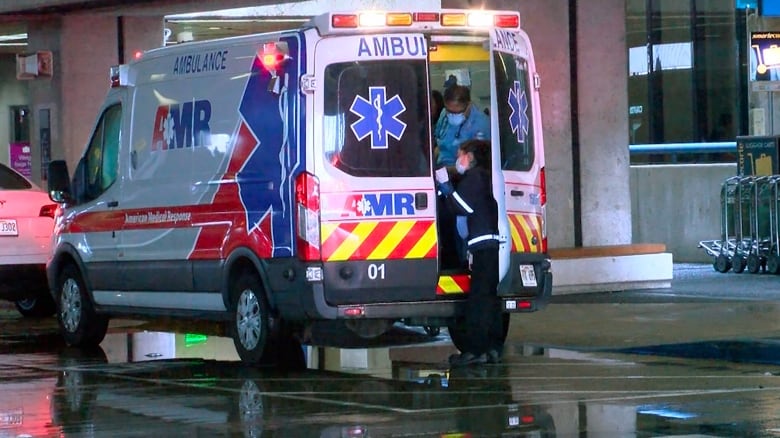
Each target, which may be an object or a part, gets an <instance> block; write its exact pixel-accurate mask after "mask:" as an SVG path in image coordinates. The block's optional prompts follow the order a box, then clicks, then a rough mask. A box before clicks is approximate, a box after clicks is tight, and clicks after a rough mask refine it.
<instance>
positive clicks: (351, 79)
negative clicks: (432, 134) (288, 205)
mask: <svg viewBox="0 0 780 438" xmlns="http://www.w3.org/2000/svg"><path fill="white" fill-rule="evenodd" d="M425 69H426V66H425V61H423V60H419V61H410V60H404V61H403V62H401V61H367V62H345V63H338V64H331V65H329V66H328V67H326V69H325V81H324V83H325V87H324V93H325V97H324V105H325V114H324V116H325V117H324V132H323V133H322V135H323V137H322V138H323V141H322V143H323V149H324V153H325V156H326V159H327V160H328V161H329V162H330V163H332V164H333V165H334V166H336V167H337V168H339V169H340V170H342V171H343V172H345V173H348V174H350V175H354V176H361V177H391V176H427V175H430V155H431V148H430V146H429V135H428V132H427V130H428V118H429V116H428V100H427V99H428V95H429V93H428V85H427V80H426V71H425Z"/></svg>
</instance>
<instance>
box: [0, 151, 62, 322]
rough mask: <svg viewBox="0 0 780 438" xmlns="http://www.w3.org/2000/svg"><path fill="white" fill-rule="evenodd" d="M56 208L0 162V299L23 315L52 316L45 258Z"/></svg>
mask: <svg viewBox="0 0 780 438" xmlns="http://www.w3.org/2000/svg"><path fill="white" fill-rule="evenodd" d="M57 208H58V207H57V204H54V203H52V202H51V200H50V199H49V195H48V194H47V193H46V192H45V191H43V190H42V189H41V188H40V187H38V186H36V185H35V184H33V183H32V182H31V181H30V180H28V179H27V178H25V177H24V176H23V175H21V174H20V173H18V172H16V171H15V170H12V169H10V168H9V167H7V166H5V165H3V164H1V163H0V299H4V300H10V301H13V302H14V303H15V304H16V308H17V309H18V310H19V312H20V313H21V314H22V315H24V316H28V317H40V316H50V315H53V314H54V310H55V305H54V300H53V299H52V297H51V294H49V290H48V285H47V283H46V259H47V257H48V256H49V248H50V247H51V235H52V231H53V229H54V215H55V213H56V212H57Z"/></svg>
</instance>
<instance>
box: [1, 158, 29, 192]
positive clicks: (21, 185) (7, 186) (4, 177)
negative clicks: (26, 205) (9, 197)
mask: <svg viewBox="0 0 780 438" xmlns="http://www.w3.org/2000/svg"><path fill="white" fill-rule="evenodd" d="M29 188H32V185H31V184H30V182H29V181H27V180H26V179H24V177H23V176H22V175H19V174H18V173H16V172H14V171H13V170H11V169H10V168H8V167H6V166H5V165H3V164H0V190H25V189H29Z"/></svg>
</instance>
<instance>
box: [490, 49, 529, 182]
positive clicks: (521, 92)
mask: <svg viewBox="0 0 780 438" xmlns="http://www.w3.org/2000/svg"><path fill="white" fill-rule="evenodd" d="M494 62H495V66H496V89H497V90H496V91H497V96H498V133H499V142H500V144H501V168H502V169H504V170H518V171H526V170H529V169H530V168H531V166H532V165H533V164H534V130H533V119H532V115H533V111H532V108H531V84H530V81H529V74H528V62H527V61H526V60H525V59H522V58H519V57H517V56H513V55H510V54H507V53H500V52H496V53H495V54H494Z"/></svg>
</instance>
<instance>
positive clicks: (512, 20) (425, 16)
mask: <svg viewBox="0 0 780 438" xmlns="http://www.w3.org/2000/svg"><path fill="white" fill-rule="evenodd" d="M310 23H311V24H312V25H313V26H315V27H316V28H317V29H318V30H319V31H320V34H329V33H335V32H346V31H355V30H361V29H366V30H368V29H371V30H377V29H382V28H388V29H389V28H393V29H395V30H398V28H408V29H409V30H419V29H461V30H469V29H472V30H476V29H486V28H491V27H500V28H506V29H517V28H519V27H520V13H519V12H514V11H482V10H480V11H468V10H454V9H453V10H442V11H440V12H386V11H364V12H332V13H327V14H323V15H320V16H317V17H314V18H313V19H312V21H311V22H310Z"/></svg>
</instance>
